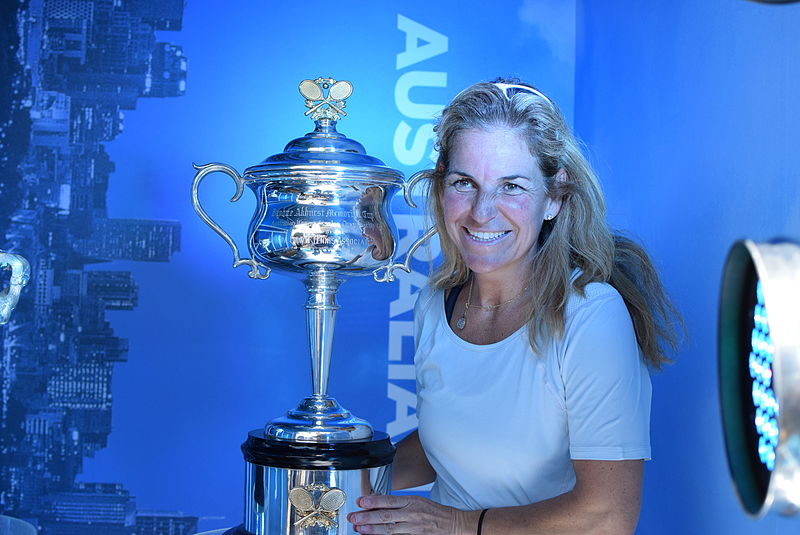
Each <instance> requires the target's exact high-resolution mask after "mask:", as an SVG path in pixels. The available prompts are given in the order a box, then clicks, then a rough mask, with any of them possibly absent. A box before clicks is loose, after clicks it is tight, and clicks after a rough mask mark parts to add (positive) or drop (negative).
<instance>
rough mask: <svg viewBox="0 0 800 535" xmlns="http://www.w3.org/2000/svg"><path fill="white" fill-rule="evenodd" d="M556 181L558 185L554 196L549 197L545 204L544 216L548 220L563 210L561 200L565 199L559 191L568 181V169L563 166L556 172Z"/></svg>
mask: <svg viewBox="0 0 800 535" xmlns="http://www.w3.org/2000/svg"><path fill="white" fill-rule="evenodd" d="M555 182H556V187H555V188H554V189H555V190H556V191H555V192H554V196H553V197H548V198H547V205H546V206H545V211H544V218H545V220H547V221H550V220H551V219H553V218H555V217H556V216H557V215H558V213H559V212H560V211H561V201H562V200H563V195H561V193H559V192H560V191H561V190H562V188H561V186H562V185H563V184H566V182H567V171H566V170H565V169H564V168H563V167H562V168H561V169H559V170H558V172H557V173H556V179H555Z"/></svg>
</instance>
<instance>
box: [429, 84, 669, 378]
mask: <svg viewBox="0 0 800 535" xmlns="http://www.w3.org/2000/svg"><path fill="white" fill-rule="evenodd" d="M498 82H507V81H506V80H498ZM511 83H519V82H517V81H513V80H512V81H511ZM526 87H527V85H526ZM530 87H531V88H533V86H530ZM506 95H507V93H506V91H504V90H501V89H500V88H498V87H497V86H495V85H494V84H493V83H478V84H475V85H473V86H471V87H469V88H467V89H466V90H464V91H462V92H461V93H459V94H458V95H457V96H456V97H455V99H453V101H452V102H451V103H450V104H449V105H448V106H447V107H446V108H445V109H444V110H443V111H442V116H441V118H440V119H439V121H438V123H437V125H436V127H435V132H436V134H437V149H438V150H439V159H438V161H437V164H436V168H435V169H433V170H429V171H426V172H425V173H426V175H427V176H428V178H429V179H430V180H429V188H430V189H429V195H428V199H429V204H430V209H431V212H432V214H433V217H434V219H435V223H436V226H437V228H439V229H445V228H446V227H445V222H444V217H443V209H442V205H441V197H442V192H443V189H444V176H445V174H446V173H447V170H448V166H449V156H450V152H451V150H452V148H453V144H454V143H455V141H456V138H457V136H458V134H459V133H460V132H463V131H465V130H472V129H478V130H491V129H495V128H498V127H500V128H507V129H509V130H512V131H514V132H516V133H518V134H519V135H520V136H521V137H522V139H524V140H525V141H526V142H527V144H528V146H529V148H530V151H531V154H532V155H533V156H534V157H536V159H537V160H538V162H539V167H540V169H541V172H542V174H543V175H544V181H545V188H546V191H547V194H548V195H549V196H550V197H551V198H561V200H562V203H561V210H560V212H559V213H558V215H557V216H556V217H555V218H553V219H552V220H549V221H544V223H543V226H542V230H541V233H540V234H539V238H538V250H537V252H536V254H535V256H534V258H533V262H532V264H531V272H530V281H529V282H530V283H531V284H532V285H533V286H534V287H535V288H537V291H536V292H534V296H533V300H532V302H531V305H530V311H529V314H528V335H529V340H530V343H531V346H532V347H533V349H534V350H535V351H539V350H540V349H541V342H542V341H543V340H544V339H545V338H546V337H547V336H556V337H558V338H560V337H561V336H563V333H564V312H565V309H566V305H567V300H568V298H569V295H570V293H571V291H575V292H577V293H578V294H579V295H581V296H583V295H584V289H585V287H586V285H587V284H589V283H590V282H608V283H609V284H611V285H612V286H613V287H614V288H616V290H617V291H618V292H619V293H620V295H621V296H622V298H623V300H624V301H625V305H626V306H627V308H628V312H629V313H630V315H631V319H632V320H633V326H634V330H635V332H636V339H637V342H638V344H639V347H640V348H641V350H642V358H643V360H644V361H645V362H646V363H647V364H649V365H650V366H652V367H653V368H656V369H659V368H661V366H662V364H664V363H665V362H669V359H668V358H667V356H666V349H665V347H664V346H665V345H666V346H669V347H670V348H672V349H675V348H676V347H677V345H678V337H677V333H676V327H677V326H679V325H680V326H682V321H681V319H680V316H679V314H678V312H677V311H676V309H675V308H674V307H673V305H672V304H671V303H670V301H669V299H668V297H667V295H666V293H665V292H664V288H663V286H662V284H661V281H660V279H659V277H658V273H657V272H656V270H655V267H654V266H653V264H652V262H651V261H650V259H649V257H648V255H647V253H646V252H645V251H644V249H642V248H641V247H640V246H639V245H637V244H636V243H635V242H633V241H632V240H630V239H627V238H624V237H622V236H615V235H614V234H612V232H611V231H610V229H609V227H608V224H607V222H606V210H605V200H604V198H603V193H602V191H601V189H600V185H599V183H598V180H597V177H596V176H595V174H594V171H593V170H592V168H591V166H590V165H589V162H588V161H587V160H586V158H585V157H584V155H583V153H582V151H581V149H580V146H579V143H578V141H577V140H576V139H575V137H574V136H573V135H572V132H570V129H569V127H568V126H567V124H566V121H565V120H564V118H563V116H562V115H561V112H560V111H559V109H558V107H557V106H556V105H555V104H554V103H553V102H552V101H550V100H549V99H547V98H546V97H544V95H542V94H540V93H538V90H537V91H536V93H529V92H526V91H518V92H517V93H516V94H513V95H511V96H510V97H508V96H506ZM561 170H563V173H559V171H561ZM557 175H559V176H560V177H564V175H565V178H563V179H557V178H556V177H557ZM439 240H440V243H441V248H442V253H443V256H444V261H443V263H442V264H441V265H440V266H439V267H438V268H436V269H435V271H434V272H433V274H432V277H431V284H432V285H433V286H434V287H435V288H441V289H445V290H446V289H449V288H453V287H455V286H458V285H461V284H464V283H465V282H466V281H467V279H468V277H469V269H468V268H467V266H466V265H465V263H464V260H463V259H462V258H461V254H460V253H459V251H458V248H457V247H456V245H455V243H453V241H452V240H451V239H450V237H449V236H448V235H447V232H439ZM576 268H577V269H578V270H580V271H579V275H578V276H577V278H575V280H574V281H573V280H572V278H573V271H574V270H575V269H576Z"/></svg>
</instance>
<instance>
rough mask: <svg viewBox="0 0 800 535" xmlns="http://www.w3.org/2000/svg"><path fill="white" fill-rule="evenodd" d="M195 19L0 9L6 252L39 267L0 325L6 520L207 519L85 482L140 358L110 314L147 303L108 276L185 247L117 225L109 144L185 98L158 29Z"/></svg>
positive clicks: (166, 225)
mask: <svg viewBox="0 0 800 535" xmlns="http://www.w3.org/2000/svg"><path fill="white" fill-rule="evenodd" d="M183 9H184V3H183V0H159V1H157V2H156V1H148V0H126V1H125V2H121V1H120V0H23V1H20V2H13V1H11V2H3V3H2V7H0V10H1V11H2V13H1V15H2V29H3V31H2V33H0V41H2V46H0V55H2V61H0V69H2V74H0V80H2V85H1V86H0V99H2V101H1V103H0V149H2V158H1V159H0V194H1V195H2V202H0V225H2V229H0V231H2V236H3V241H2V245H0V249H3V250H6V251H10V252H14V253H17V254H21V255H23V256H25V257H26V258H27V259H28V260H29V261H30V263H31V267H32V276H31V281H30V283H29V285H28V287H27V288H26V289H25V290H24V291H23V296H22V299H21V300H20V303H19V305H18V307H17V309H16V310H15V312H14V314H13V315H12V318H11V322H10V323H9V324H8V325H7V326H5V327H3V328H0V344H2V365H0V513H2V514H7V515H11V516H15V517H18V518H22V519H24V520H26V521H28V522H30V523H32V524H34V525H35V526H37V528H38V529H39V532H40V533H43V534H49V535H52V534H56V535H71V534H82V535H87V534H98V535H99V534H103V535H117V534H119V535H122V534H125V535H133V534H152V535H159V534H171V535H183V534H190V533H194V532H195V531H197V522H198V518H197V517H194V516H189V515H184V514H183V513H181V512H177V511H141V510H137V507H136V502H135V497H134V496H131V495H130V493H129V492H128V491H127V490H126V489H125V486H124V483H123V482H118V483H117V482H115V483H108V482H102V483H89V482H79V481H77V479H76V476H78V474H80V473H81V470H82V466H83V462H84V458H86V457H92V456H94V454H95V453H96V452H97V451H98V450H100V449H102V448H105V447H106V446H107V442H108V436H109V434H110V433H111V409H112V392H111V387H112V374H113V373H114V369H115V365H116V364H117V363H120V362H125V360H126V358H127V351H128V344H127V340H126V339H124V338H120V337H117V336H115V334H114V330H113V328H112V326H111V325H110V324H109V322H108V321H107V319H106V311H107V310H133V309H134V308H135V307H136V306H137V292H138V287H137V284H136V282H135V281H134V280H133V278H132V276H131V273H130V272H128V271H120V270H103V269H98V264H100V263H103V262H109V261H112V260H132V261H143V262H168V261H169V260H170V258H171V256H172V254H173V253H174V252H176V251H178V250H179V249H180V224H179V223H178V222H176V221H155V220H144V219H114V218H111V217H109V216H108V214H107V210H106V193H107V189H108V182H109V177H110V176H111V175H112V174H113V172H114V168H115V167H114V162H112V161H111V160H110V158H109V156H108V154H107V153H106V151H105V148H104V145H103V144H104V143H107V142H110V141H112V140H113V139H114V138H116V137H117V136H119V135H121V134H122V131H123V120H124V114H125V113H126V112H127V111H128V110H134V109H135V107H136V102H137V99H139V98H162V97H179V96H181V95H182V94H183V93H184V91H185V85H186V58H185V57H184V56H183V52H182V49H181V47H180V46H176V45H173V44H170V43H166V42H158V41H157V40H156V33H155V32H156V31H177V30H180V29H181V24H182V18H183ZM87 267H91V269H87ZM6 282H7V281H6ZM165 507H166V508H169V504H165Z"/></svg>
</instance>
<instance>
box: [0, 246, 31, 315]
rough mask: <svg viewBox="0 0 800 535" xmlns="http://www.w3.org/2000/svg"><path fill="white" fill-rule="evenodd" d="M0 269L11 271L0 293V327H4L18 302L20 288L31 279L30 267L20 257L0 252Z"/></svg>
mask: <svg viewBox="0 0 800 535" xmlns="http://www.w3.org/2000/svg"><path fill="white" fill-rule="evenodd" d="M0 269H10V270H11V278H10V280H9V281H8V288H5V289H4V290H3V291H2V292H0V325H5V324H6V323H8V321H9V320H10V319H11V311H12V310H14V307H16V306H17V303H18V302H19V296H20V292H22V288H24V287H25V285H26V284H28V281H29V280H30V278H31V265H30V264H29V263H28V261H27V260H26V259H25V258H24V257H22V256H20V255H17V254H12V253H7V252H5V251H0Z"/></svg>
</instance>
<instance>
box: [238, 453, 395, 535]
mask: <svg viewBox="0 0 800 535" xmlns="http://www.w3.org/2000/svg"><path fill="white" fill-rule="evenodd" d="M391 488H392V466H391V465H385V466H379V467H375V468H367V469H361V470H293V469H288V468H275V467H269V466H260V465H257V464H253V463H246V472H245V489H246V496H245V513H244V518H245V521H244V527H245V529H246V530H247V531H249V532H251V533H253V534H254V535H300V534H303V535H354V534H355V533H356V532H355V531H353V527H352V524H350V523H349V522H348V521H347V515H348V514H349V513H351V512H353V511H357V510H359V509H360V508H359V507H358V506H357V505H356V503H355V501H356V499H357V498H358V497H359V496H364V495H366V494H389V492H390V491H391ZM340 498H343V500H341V499H340ZM340 501H341V502H342V503H341V504H340V503H339V502H340ZM298 505H299V507H298ZM337 505H338V507H334V506H337Z"/></svg>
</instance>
